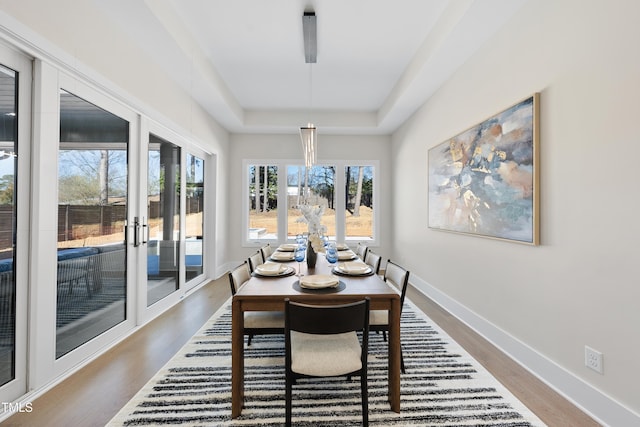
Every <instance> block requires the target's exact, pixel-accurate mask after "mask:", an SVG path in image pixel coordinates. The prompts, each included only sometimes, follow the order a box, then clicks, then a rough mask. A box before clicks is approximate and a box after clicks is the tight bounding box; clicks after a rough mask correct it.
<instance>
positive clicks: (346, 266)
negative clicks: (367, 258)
mask: <svg viewBox="0 0 640 427" xmlns="http://www.w3.org/2000/svg"><path fill="white" fill-rule="evenodd" d="M334 270H335V271H336V273H339V274H347V275H350V276H364V275H368V274H371V271H372V270H371V267H369V266H368V265H367V264H365V263H364V262H362V261H349V262H341V263H338V265H337V266H336V267H335V269H334Z"/></svg>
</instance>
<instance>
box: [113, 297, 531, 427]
mask: <svg viewBox="0 0 640 427" xmlns="http://www.w3.org/2000/svg"><path fill="white" fill-rule="evenodd" d="M401 330H402V347H403V353H404V360H405V365H406V370H407V373H406V374H403V375H402V379H401V413H400V414H397V413H395V412H392V411H391V410H390V407H389V404H388V402H387V357H386V353H387V343H386V342H384V341H383V339H382V335H381V334H380V335H376V334H374V333H372V335H371V339H370V340H369V345H370V357H369V420H370V425H372V426H396V425H397V426H446V427H453V426H456V427H458V426H485V427H489V426H494V427H498V426H501V427H520V426H544V424H543V423H542V422H541V421H540V420H539V419H538V418H537V417H536V416H535V415H534V414H533V413H531V411H529V410H528V409H527V408H526V407H525V406H524V405H523V404H522V403H521V402H520V401H518V400H517V399H516V398H515V397H514V396H513V395H512V394H511V393H510V392H509V391H508V390H506V389H505V388H504V387H503V386H502V385H501V384H500V383H499V382H498V381H497V380H496V379H495V378H493V377H492V376H491V375H490V374H489V373H488V372H487V371H486V370H485V369H484V368H483V367H481V366H480V364H479V363H478V362H476V361H475V360H474V359H473V358H472V357H471V356H470V355H469V354H468V353H466V352H465V351H464V350H463V349H462V348H461V347H460V346H459V345H458V344H456V343H455V342H454V341H453V340H452V339H451V338H450V337H449V336H448V335H447V334H446V333H445V332H444V331H442V330H441V329H440V328H438V327H437V326H436V325H435V324H434V322H433V321H431V320H430V319H429V318H428V317H427V316H426V315H425V314H424V313H422V312H421V311H420V310H419V309H417V308H416V307H415V306H413V305H412V304H411V303H410V302H409V301H407V300H405V307H404V309H403V313H402V325H401ZM245 358H246V361H245V408H244V409H243V411H242V415H241V416H240V417H239V418H237V419H235V420H232V419H231V311H230V306H229V305H228V304H227V305H225V306H223V308H221V309H220V310H219V311H218V313H216V314H215V315H214V316H213V317H212V318H211V319H210V320H209V321H208V322H207V323H206V324H205V325H204V326H203V327H202V329H201V330H200V331H199V332H198V333H197V334H196V335H194V337H193V338H192V339H191V340H190V342H189V343H187V344H186V345H185V346H184V347H183V349H182V350H181V351H180V352H179V353H178V354H177V355H176V356H175V357H174V358H173V359H171V360H170V361H169V362H168V363H167V365H166V366H165V367H164V368H163V369H161V370H160V371H159V372H158V373H157V374H156V375H155V377H154V378H152V379H151V380H150V381H149V382H148V383H147V384H146V385H145V386H144V387H143V388H142V390H140V392H138V394H137V395H136V396H135V397H134V398H133V399H132V400H131V401H130V402H129V403H128V404H127V405H126V406H125V407H124V408H122V410H121V411H120V412H119V413H118V414H117V415H116V416H115V417H114V418H113V419H112V420H111V421H110V422H109V424H108V426H150V425H161V426H162V425H164V426H167V425H183V426H185V425H187V426H275V425H283V424H284V366H283V363H284V338H283V337H282V336H277V335H274V336H258V337H254V339H253V341H252V343H251V346H250V347H246V350H245ZM293 398H294V400H293V417H294V418H293V423H294V425H296V426H311V425H313V426H356V425H360V424H361V420H362V414H361V410H360V408H361V406H360V382H359V379H358V378H353V379H352V380H351V381H348V380H347V379H346V378H337V379H327V380H324V379H320V380H318V379H314V380H309V381H302V380H300V381H299V382H298V385H296V386H294V389H293Z"/></svg>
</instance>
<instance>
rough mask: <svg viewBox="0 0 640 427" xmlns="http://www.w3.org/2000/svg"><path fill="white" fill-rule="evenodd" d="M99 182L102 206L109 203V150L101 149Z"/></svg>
mask: <svg viewBox="0 0 640 427" xmlns="http://www.w3.org/2000/svg"><path fill="white" fill-rule="evenodd" d="M98 182H99V185H100V200H99V204H100V205H101V206H106V205H108V204H109V151H107V150H100V163H99V164H98Z"/></svg>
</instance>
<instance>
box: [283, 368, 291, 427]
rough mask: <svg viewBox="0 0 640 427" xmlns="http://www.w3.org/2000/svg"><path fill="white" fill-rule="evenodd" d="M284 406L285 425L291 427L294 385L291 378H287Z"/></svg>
mask: <svg viewBox="0 0 640 427" xmlns="http://www.w3.org/2000/svg"><path fill="white" fill-rule="evenodd" d="M285 382H286V384H285V392H284V395H285V396H284V406H285V426H286V427H291V413H292V409H291V394H292V392H291V388H292V387H293V384H292V380H291V378H285Z"/></svg>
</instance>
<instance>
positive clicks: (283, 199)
mask: <svg viewBox="0 0 640 427" xmlns="http://www.w3.org/2000/svg"><path fill="white" fill-rule="evenodd" d="M264 165H267V166H277V167H278V207H287V208H288V203H287V202H288V199H287V168H288V167H289V166H303V164H302V160H292V159H243V160H242V212H243V214H242V233H241V240H242V246H243V247H259V246H262V245H264V244H266V243H270V244H281V243H285V242H287V240H291V238H289V237H288V236H287V233H288V224H287V208H285V209H278V216H277V218H278V233H277V237H276V238H275V239H273V238H264V239H261V238H258V239H251V238H250V236H249V167H250V166H264ZM316 166H333V167H335V169H336V176H335V197H336V200H335V202H334V203H335V210H336V240H337V241H340V242H346V243H347V244H349V245H356V244H358V243H360V242H362V243H365V244H367V245H369V246H378V245H379V240H380V219H379V215H378V210H379V201H380V196H379V192H380V183H379V178H378V174H379V171H380V161H379V160H362V159H358V160H322V161H319V162H317V163H316ZM347 166H369V167H372V168H373V171H372V179H373V230H372V232H373V233H372V234H373V237H372V238H371V239H362V238H353V239H349V240H346V236H345V233H346V215H345V210H346V205H345V184H346V182H345V170H346V167H347Z"/></svg>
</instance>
